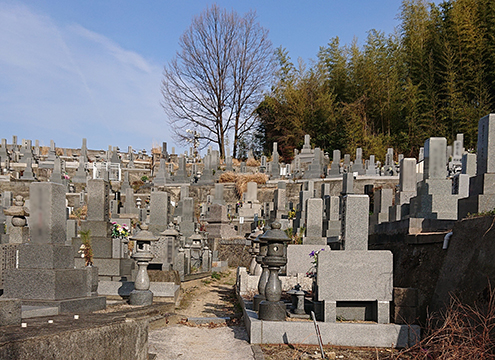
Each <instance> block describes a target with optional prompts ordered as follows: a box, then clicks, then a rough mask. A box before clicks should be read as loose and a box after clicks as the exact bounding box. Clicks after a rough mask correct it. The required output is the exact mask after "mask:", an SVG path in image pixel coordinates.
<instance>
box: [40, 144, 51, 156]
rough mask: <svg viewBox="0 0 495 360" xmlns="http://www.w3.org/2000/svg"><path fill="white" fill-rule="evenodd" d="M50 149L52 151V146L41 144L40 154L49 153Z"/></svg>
mask: <svg viewBox="0 0 495 360" xmlns="http://www.w3.org/2000/svg"><path fill="white" fill-rule="evenodd" d="M49 151H50V148H49V147H48V146H40V154H41V155H48V152H49Z"/></svg>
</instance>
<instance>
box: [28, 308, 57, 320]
mask: <svg viewBox="0 0 495 360" xmlns="http://www.w3.org/2000/svg"><path fill="white" fill-rule="evenodd" d="M54 315H58V307H57V306H39V305H38V306H36V305H22V318H23V319H32V318H35V317H43V316H54Z"/></svg>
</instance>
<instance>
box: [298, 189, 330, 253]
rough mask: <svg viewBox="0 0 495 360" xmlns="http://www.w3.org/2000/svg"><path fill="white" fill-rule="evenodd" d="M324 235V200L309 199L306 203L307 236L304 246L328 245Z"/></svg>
mask: <svg viewBox="0 0 495 360" xmlns="http://www.w3.org/2000/svg"><path fill="white" fill-rule="evenodd" d="M322 235H323V199H317V198H314V199H308V200H307V202H306V236H305V237H304V239H303V242H304V244H321V245H326V243H327V239H326V238H323V237H322Z"/></svg>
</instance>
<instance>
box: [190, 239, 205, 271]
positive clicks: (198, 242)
mask: <svg viewBox="0 0 495 360" xmlns="http://www.w3.org/2000/svg"><path fill="white" fill-rule="evenodd" d="M202 242H203V236H201V234H200V233H199V230H198V229H196V230H194V234H192V235H191V236H190V237H189V243H190V244H191V267H194V268H196V269H198V270H199V269H200V267H201V248H202Z"/></svg>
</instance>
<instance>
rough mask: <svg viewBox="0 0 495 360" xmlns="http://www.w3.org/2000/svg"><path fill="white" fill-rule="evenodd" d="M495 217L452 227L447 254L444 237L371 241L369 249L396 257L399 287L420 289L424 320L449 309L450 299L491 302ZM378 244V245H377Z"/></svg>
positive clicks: (399, 236)
mask: <svg viewBox="0 0 495 360" xmlns="http://www.w3.org/2000/svg"><path fill="white" fill-rule="evenodd" d="M494 224H495V216H485V217H479V218H471V219H463V220H461V221H457V222H456V223H455V224H454V227H453V236H452V237H451V238H450V245H449V247H448V249H447V250H443V249H442V245H443V237H444V234H445V232H444V233H429V234H421V235H420V236H418V235H408V234H395V235H388V236H386V235H380V234H375V235H373V236H370V245H369V248H370V250H377V249H387V250H391V251H392V253H393V254H394V286H395V287H402V288H410V287H411V288H417V289H418V290H419V293H418V304H419V309H418V310H419V314H420V320H421V321H425V319H426V316H427V311H429V312H432V311H437V310H440V309H443V308H445V306H446V305H447V304H449V302H450V294H454V295H455V296H457V297H458V298H459V299H460V300H461V301H463V302H465V303H467V304H470V305H473V304H474V303H477V304H483V303H486V301H487V300H488V298H487V296H488V293H489V292H488V290H489V284H492V287H493V284H495V262H494V261H493V259H494V258H495V225H494ZM378 239H379V241H377V240H378Z"/></svg>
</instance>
